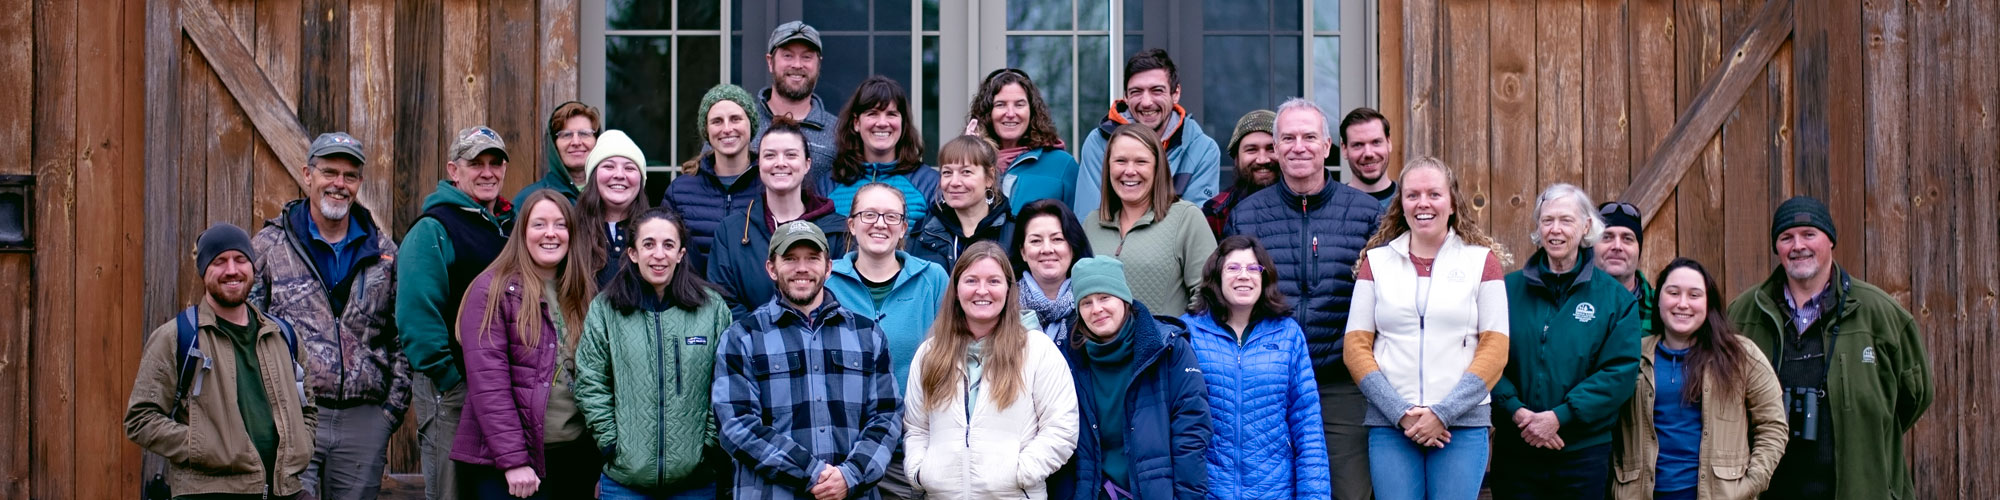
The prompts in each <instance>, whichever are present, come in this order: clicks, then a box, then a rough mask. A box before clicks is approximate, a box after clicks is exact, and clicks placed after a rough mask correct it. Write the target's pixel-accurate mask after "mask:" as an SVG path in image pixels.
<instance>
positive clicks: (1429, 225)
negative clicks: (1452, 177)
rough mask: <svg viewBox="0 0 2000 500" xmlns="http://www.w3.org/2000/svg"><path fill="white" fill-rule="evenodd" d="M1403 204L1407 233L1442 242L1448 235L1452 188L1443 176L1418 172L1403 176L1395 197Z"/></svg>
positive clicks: (1438, 173) (1421, 170)
mask: <svg viewBox="0 0 2000 500" xmlns="http://www.w3.org/2000/svg"><path fill="white" fill-rule="evenodd" d="M1398 197H1399V198H1401V200H1400V202H1401V203H1402V204H1403V220H1404V222H1405V223H1408V224H1409V225H1410V232H1411V233H1415V234H1416V235H1417V236H1418V237H1422V238H1425V239H1429V240H1431V241H1442V240H1441V238H1443V237H1444V235H1445V233H1446V232H1448V231H1451V215H1452V211H1451V185H1450V181H1448V180H1446V179H1445V176H1444V172H1439V171H1438V170H1437V169H1434V168H1419V169H1415V170H1411V171H1409V172H1408V173H1405V174H1403V189H1402V193H1401V194H1399V195H1398Z"/></svg>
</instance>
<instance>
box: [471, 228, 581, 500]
mask: <svg viewBox="0 0 2000 500" xmlns="http://www.w3.org/2000/svg"><path fill="white" fill-rule="evenodd" d="M522 205H523V207H525V208H524V210H522V211H521V213H522V214H525V217H523V218H522V219H521V220H518V221H516V222H515V224H514V230H513V233H512V234H511V235H509V237H508V239H507V246H506V248H503V249H501V251H500V256H499V257H498V258H495V259H494V260H493V264H492V265H490V266H488V267H487V268H486V272H484V273H481V274H480V275H479V277H478V278H476V279H474V280H473V282H472V285H471V286H470V287H468V288H467V289H466V292H465V302H464V303H463V304H461V305H460V306H459V315H458V328H457V332H458V336H459V338H458V342H459V345H460V346H462V347H461V349H462V350H463V351H464V352H463V353H462V354H463V357H464V359H465V383H466V394H465V412H464V416H463V417H462V418H460V419H459V424H458V435H457V436H456V439H454V440H453V442H452V450H451V458H452V460H454V461H457V462H458V463H459V474H458V477H459V481H460V482H461V484H460V491H463V492H466V494H467V495H469V496H470V497H471V498H480V499H504V498H515V497H518V498H592V497H594V496H596V495H595V490H594V487H595V486H596V479H597V471H598V468H599V467H600V466H601V465H602V464H600V463H599V462H600V460H599V457H598V456H597V445H595V444H594V443H592V440H591V438H590V436H589V433H588V427H587V426H586V425H585V422H584V419H583V414H582V413H581V412H579V411H577V406H576V397H575V393H574V392H573V390H574V388H575V383H576V361H575V356H574V354H575V352H576V344H577V338H578V336H579V334H580V333H581V332H582V331H583V317H584V311H585V308H586V307H588V304H589V302H590V298H591V296H593V295H596V293H595V290H593V289H594V288H595V287H594V286H593V285H594V284H595V282H594V281H593V278H592V274H591V272H592V271H593V270H592V269H586V268H585V267H586V266H585V265H584V264H583V263H582V262H581V259H571V258H569V250H570V245H569V243H570V239H569V235H570V230H569V221H571V220H574V215H575V214H574V211H573V209H572V207H571V206H570V204H569V201H568V200H566V199H564V198H563V197H562V196H561V195H559V194H555V191H546V190H545V191H538V192H535V193H534V194H531V195H528V198H527V200H525V202H524V203H523V204H522Z"/></svg>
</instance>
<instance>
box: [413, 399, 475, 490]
mask: <svg viewBox="0 0 2000 500" xmlns="http://www.w3.org/2000/svg"><path fill="white" fill-rule="evenodd" d="M414 385H416V387H414V388H412V392H413V393H414V394H413V396H412V397H411V398H410V399H411V400H412V401H411V405H410V406H411V407H413V408H415V409H416V410H417V441H418V446H419V447H420V448H422V450H423V469H424V500H458V474H457V465H456V464H455V463H453V462H452V461H451V441H452V439H454V438H456V437H457V436H458V418H459V410H460V408H463V407H464V406H465V384H458V386H457V387H453V388H451V390H448V391H444V392H438V390H437V384H436V383H434V382H432V381H431V378H430V377H426V376H423V375H421V374H419V375H417V380H416V381H415V384H414Z"/></svg>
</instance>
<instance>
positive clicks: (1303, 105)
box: [1271, 97, 1333, 143]
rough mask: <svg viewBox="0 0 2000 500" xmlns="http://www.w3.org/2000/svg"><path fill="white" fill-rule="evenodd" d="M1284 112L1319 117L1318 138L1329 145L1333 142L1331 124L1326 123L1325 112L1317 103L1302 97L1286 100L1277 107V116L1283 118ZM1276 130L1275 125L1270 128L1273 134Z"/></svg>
mask: <svg viewBox="0 0 2000 500" xmlns="http://www.w3.org/2000/svg"><path fill="white" fill-rule="evenodd" d="M1286 111H1311V112H1313V114H1315V115H1319V134H1320V137H1321V138H1323V139H1326V140H1327V141H1328V142H1329V143H1330V142H1332V141H1333V124H1332V123H1327V120H1326V110H1324V109H1320V107H1319V103H1316V102H1312V101H1310V100H1307V99H1306V98H1303V97H1293V98H1290V99H1286V100H1285V103H1284V104H1279V105H1278V114H1277V116H1284V115H1285V112H1286ZM1275 120H1276V118H1273V121H1275ZM1277 128H1278V127H1277V125H1276V124H1275V123H1274V124H1273V125H1272V126H1271V129H1272V131H1274V132H1275V131H1276V130H1277ZM1271 135H1277V134H1271Z"/></svg>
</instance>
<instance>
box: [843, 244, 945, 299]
mask: <svg viewBox="0 0 2000 500" xmlns="http://www.w3.org/2000/svg"><path fill="white" fill-rule="evenodd" d="M860 257H861V252H859V251H848V252H847V255H844V256H841V257H840V259H839V260H835V261H833V274H835V275H838V276H840V277H843V278H846V279H851V280H854V282H856V283H866V282H867V280H863V279H861V272H860V271H856V270H855V269H854V260H855V259H858V258H860ZM896 260H897V261H899V262H902V263H903V268H902V269H901V270H898V271H896V278H895V280H894V281H893V283H892V284H891V285H889V288H890V289H892V290H895V289H901V288H903V285H906V284H909V283H910V282H911V281H914V280H916V279H917V277H918V276H922V275H923V274H924V269H926V268H929V267H932V266H936V265H937V264H936V263H933V262H931V261H928V260H924V259H919V258H916V257H915V256H912V255H910V253H909V252H905V251H902V250H897V251H896ZM828 296H829V297H831V296H832V294H828Z"/></svg>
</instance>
